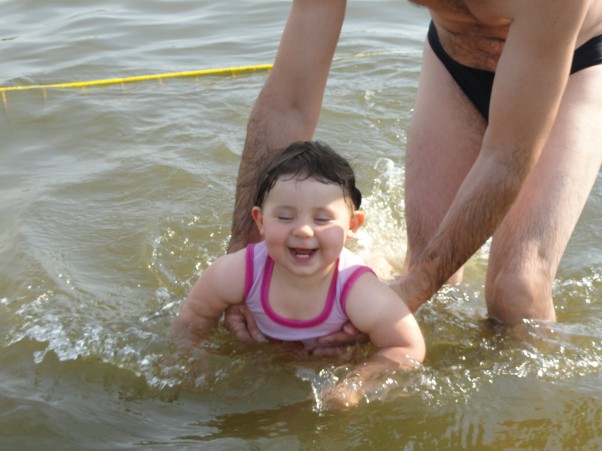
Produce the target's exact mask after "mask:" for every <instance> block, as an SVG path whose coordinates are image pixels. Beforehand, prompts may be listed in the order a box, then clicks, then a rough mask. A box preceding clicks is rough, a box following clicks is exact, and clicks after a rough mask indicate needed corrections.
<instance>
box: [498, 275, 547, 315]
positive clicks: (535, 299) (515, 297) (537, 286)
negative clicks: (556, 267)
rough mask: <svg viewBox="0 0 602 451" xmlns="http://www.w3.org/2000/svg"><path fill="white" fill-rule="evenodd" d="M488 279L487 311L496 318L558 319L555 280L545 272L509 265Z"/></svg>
mask: <svg viewBox="0 0 602 451" xmlns="http://www.w3.org/2000/svg"><path fill="white" fill-rule="evenodd" d="M487 282H488V283H487V287H486V300H487V310H488V313H489V316H490V317H491V318H492V319H495V320H498V321H501V322H502V323H508V324H515V323H519V322H521V321H522V320H523V319H537V320H548V321H555V320H556V314H555V311H554V304H553V301H552V279H551V278H550V277H549V276H548V274H546V272H545V271H542V270H530V271H524V270H521V269H517V268H506V269H502V270H499V271H497V272H496V274H494V275H492V276H491V277H488V281H487Z"/></svg>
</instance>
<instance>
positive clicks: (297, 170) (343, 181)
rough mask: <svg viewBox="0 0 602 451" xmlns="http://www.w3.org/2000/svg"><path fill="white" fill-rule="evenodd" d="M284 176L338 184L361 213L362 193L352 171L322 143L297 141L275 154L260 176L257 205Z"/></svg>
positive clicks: (344, 160) (339, 156)
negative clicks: (356, 184)
mask: <svg viewBox="0 0 602 451" xmlns="http://www.w3.org/2000/svg"><path fill="white" fill-rule="evenodd" d="M283 175H288V176H290V177H291V178H300V179H301V180H307V179H309V178H314V179H316V180H318V181H320V182H322V183H331V184H335V185H339V186H340V187H341V188H342V189H343V194H344V196H345V198H348V199H351V202H352V203H353V208H354V209H355V210H359V208H360V205H361V203H362V193H361V192H360V190H359V189H358V188H357V187H356V186H355V174H354V172H353V168H352V167H351V165H350V164H349V162H348V161H347V160H346V159H345V158H343V157H342V156H341V155H339V154H338V153H337V152H335V151H334V150H333V149H332V148H331V147H330V146H329V145H328V144H325V143H323V142H320V141H297V142H294V143H292V144H291V145H290V146H288V147H286V148H284V149H282V150H280V151H278V152H277V153H276V154H274V156H272V158H271V159H270V160H269V161H268V163H267V165H266V167H265V171H264V173H263V174H262V176H261V177H260V180H259V184H258V189H257V195H256V197H255V205H256V206H258V207H262V206H263V203H264V202H265V199H266V197H267V195H268V193H269V192H270V191H271V189H272V188H273V187H274V185H275V184H276V181H277V180H278V178H280V177H281V176H283Z"/></svg>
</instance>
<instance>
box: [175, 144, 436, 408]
mask: <svg viewBox="0 0 602 451" xmlns="http://www.w3.org/2000/svg"><path fill="white" fill-rule="evenodd" d="M360 204H361V193H360V191H359V190H358V189H357V188H356V186H355V176H354V173H353V170H352V168H351V166H350V165H349V163H348V162H347V160H346V159H344V158H343V157H341V156H340V155H338V154H337V153H336V152H335V151H333V150H332V149H331V148H330V147H329V146H327V145H325V144H323V143H320V142H314V141H306V142H297V143H293V144H292V145H290V146H289V147H287V148H286V149H284V150H282V151H280V152H278V153H276V154H275V155H274V156H273V157H272V159H271V160H270V161H269V162H268V163H267V165H266V170H265V174H264V175H263V176H262V177H261V179H260V181H259V186H258V187H257V196H256V201H255V206H254V207H253V210H252V212H251V214H252V217H253V219H254V221H255V223H256V224H257V227H258V229H259V232H260V235H261V237H262V241H261V242H259V243H254V244H249V245H248V246H247V247H246V248H245V249H241V250H240V251H238V252H234V253H231V254H226V255H224V256H222V257H220V258H218V259H217V260H216V261H215V262H214V263H213V264H212V265H210V266H209V267H208V268H207V269H206V270H205V271H204V272H203V273H202V274H201V276H200V277H199V279H198V281H197V282H196V283H195V285H194V287H193V288H192V290H191V291H190V293H189V295H188V298H187V299H186V300H185V301H184V302H183V303H182V305H181V307H180V311H179V314H178V316H177V318H176V319H175V321H174V328H173V332H174V335H173V336H174V340H175V343H176V346H177V348H178V350H179V351H180V352H190V351H191V350H193V349H194V348H195V346H196V345H197V344H198V342H199V341H200V340H202V339H203V338H206V337H207V336H208V335H209V334H210V333H211V332H212V331H213V330H214V328H215V327H216V325H217V324H218V322H219V320H220V318H221V317H222V314H223V313H224V311H225V310H226V309H227V308H228V307H229V306H231V305H233V304H240V303H245V304H246V306H247V308H248V309H249V311H250V312H251V313H252V315H253V317H254V319H255V321H256V323H257V326H258V328H259V329H260V330H261V332H263V334H265V335H266V336H267V337H269V338H272V339H277V340H285V341H301V342H302V343H303V344H304V345H305V347H307V348H311V347H312V346H314V345H315V339H316V338H318V337H321V336H324V335H327V334H329V333H332V332H336V331H338V330H340V329H341V328H342V326H343V324H345V323H346V322H348V321H350V322H351V323H352V324H353V325H354V326H355V327H356V328H357V329H359V330H360V331H362V332H364V333H366V334H367V335H368V336H369V337H370V340H371V341H372V343H373V344H374V345H375V346H376V348H377V349H376V351H375V352H374V353H373V354H372V355H371V356H370V358H369V360H368V361H367V362H366V363H365V364H363V365H362V366H361V376H362V377H366V378H367V377H369V376H370V374H373V373H374V372H378V371H382V370H383V369H400V368H414V367H416V366H418V365H419V362H422V360H423V359H424V354H425V344H424V339H423V337H422V333H421V331H420V328H419V326H418V324H417V323H416V320H415V318H414V317H413V315H412V314H411V312H410V311H409V309H408V308H407V307H406V305H405V304H404V303H403V302H402V300H401V299H400V298H399V297H398V296H397V295H396V294H395V293H394V292H393V290H392V289H391V288H389V286H387V285H386V284H385V283H382V282H380V281H379V280H378V278H377V277H376V275H375V274H374V272H373V271H372V270H371V269H370V268H369V267H367V266H364V265H363V264H362V262H361V261H360V260H359V258H358V257H356V256H355V255H354V254H353V253H352V252H351V251H349V250H348V249H346V248H345V247H344V246H345V243H346V241H347V238H348V237H350V236H352V235H353V234H354V233H355V232H356V231H357V230H358V228H359V227H360V226H361V225H362V223H363V222H364V214H363V213H362V212H361V211H360V210H359V208H360ZM355 398H356V399H359V398H358V397H355ZM346 399H347V401H346V404H349V402H348V401H349V397H348V396H347V398H346ZM351 403H352V404H353V403H354V402H351Z"/></svg>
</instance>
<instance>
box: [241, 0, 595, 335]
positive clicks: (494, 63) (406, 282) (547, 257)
mask: <svg viewBox="0 0 602 451" xmlns="http://www.w3.org/2000/svg"><path fill="white" fill-rule="evenodd" d="M415 3H420V4H422V5H424V6H427V7H428V8H429V11H430V13H431V17H432V20H433V24H432V26H431V30H430V31H429V37H428V42H427V44H426V45H425V48H424V59H423V67H422V74H421V78H420V82H419V88H418V93H417V99H416V106H415V111H414V117H413V120H412V123H411V125H410V129H409V132H408V148H407V156H406V162H405V164H406V199H405V202H406V208H405V212H406V222H407V225H408V252H407V255H406V262H405V266H406V273H405V275H404V276H403V278H402V280H401V284H400V285H399V287H398V288H399V293H400V295H401V297H402V299H403V300H404V301H405V302H406V303H407V304H408V305H409V306H410V307H411V308H412V309H416V308H417V307H418V306H420V305H421V304H422V303H423V302H425V301H426V300H428V299H429V298H430V297H431V296H432V295H433V294H434V293H435V292H436V291H437V290H438V289H439V288H440V287H441V286H442V285H443V284H444V283H445V282H446V281H448V280H449V281H458V280H459V279H460V278H461V272H462V269H461V268H462V265H463V264H464V263H465V262H466V260H467V259H468V258H470V256H471V255H472V254H473V253H474V252H475V251H476V250H478V248H479V247H480V246H481V245H482V244H483V243H484V242H485V241H486V240H487V239H488V238H489V237H491V236H493V240H492V244H491V250H490V256H489V267H488V272H487V280H486V302H487V308H488V313H489V315H490V316H491V317H492V318H494V319H496V320H499V321H502V322H506V323H516V322H519V321H521V320H522V319H524V318H530V319H539V320H552V321H553V320H555V312H554V305H553V302H552V281H553V279H554V277H555V274H556V270H557V268H558V265H559V262H560V259H561V257H562V254H563V252H564V249H565V247H566V245H567V242H568V240H569V238H570V235H571V233H572V231H573V229H574V227H575V224H576V222H577V219H578V217H579V215H580V213H581V211H582V209H583V206H584V204H585V202H586V200H587V197H588V195H589V192H590V190H591V188H592V186H593V183H594V181H595V179H596V176H597V174H598V171H599V168H600V164H601V161H602V139H601V138H600V137H599V133H598V131H597V130H596V129H597V128H598V127H599V125H600V124H602V65H601V64H602V37H601V36H602V0H488V1H484V0H420V1H417V2H415ZM345 6H346V2H345V0H294V1H293V5H292V9H291V13H290V16H289V19H288V22H287V25H286V27H285V30H284V33H283V36H282V40H281V42H280V47H279V49H278V54H277V56H276V60H275V63H274V67H273V70H272V72H271V74H270V76H269V78H268V80H267V82H266V84H265V86H264V88H263V90H262V92H261V93H260V95H259V97H258V99H257V102H256V104H255V106H254V108H253V111H252V114H251V118H250V120H249V124H248V129H247V139H246V143H245V149H244V153H243V157H242V161H241V166H240V172H239V178H238V186H237V200H236V209H235V212H236V214H235V218H234V222H233V229H232V241H231V243H230V244H231V245H230V250H231V251H232V250H236V249H238V248H240V247H242V246H244V245H245V244H246V243H247V242H248V241H253V240H256V239H257V238H258V237H257V235H256V232H255V231H254V229H253V227H252V219H251V215H250V214H249V211H250V210H251V207H252V205H251V203H252V199H253V196H254V189H253V188H252V187H253V186H254V184H255V179H256V177H257V174H258V172H259V171H261V165H260V162H261V161H262V160H263V155H265V154H266V153H267V152H270V151H271V150H273V149H277V148H281V147H284V146H286V145H287V144H289V143H290V142H292V141H296V140H306V139H311V138H312V136H313V132H314V130H315V127H316V124H317V121H318V117H319V112H320V108H321V103H322V98H323V93H324V89H325V85H326V80H327V77H328V72H329V68H330V63H331V61H332V57H333V54H334V51H335V47H336V43H337V40H338V37H339V34H340V30H341V26H342V23H343V18H344V14H345ZM592 38H593V39H592ZM584 44H585V45H584ZM582 46H583V47H582ZM580 47H581V48H580ZM576 49H577V50H576ZM475 69H476V70H475ZM490 72H491V73H490ZM493 72H495V77H494V75H493ZM569 74H570V75H569ZM489 95H490V96H491V97H490V99H489ZM469 97H470V98H469ZM477 108H478V109H477ZM479 110H480V112H479ZM234 318H236V317H234ZM232 328H233V330H236V329H237V328H238V327H237V326H232ZM237 335H238V336H239V338H243V337H244V332H240V331H239V332H237Z"/></svg>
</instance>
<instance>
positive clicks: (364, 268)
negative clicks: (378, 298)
mask: <svg viewBox="0 0 602 451" xmlns="http://www.w3.org/2000/svg"><path fill="white" fill-rule="evenodd" d="M367 272H369V273H372V274H374V275H375V276H376V273H375V272H374V271H373V270H372V268H370V267H368V266H360V267H359V268H356V269H354V270H353V272H352V273H351V275H350V276H349V277H348V278H347V280H346V281H345V284H344V285H343V289H342V290H341V299H340V302H341V309H343V312H344V313H345V315H347V296H348V295H349V291H351V287H353V285H354V284H355V282H356V281H357V279H359V278H360V276H361V275H363V274H365V273H367ZM347 316H349V315H347Z"/></svg>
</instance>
